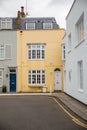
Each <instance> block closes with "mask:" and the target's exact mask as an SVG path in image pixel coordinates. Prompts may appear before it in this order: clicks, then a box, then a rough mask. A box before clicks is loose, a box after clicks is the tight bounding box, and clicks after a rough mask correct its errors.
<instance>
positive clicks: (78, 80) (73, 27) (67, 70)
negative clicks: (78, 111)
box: [62, 0, 87, 104]
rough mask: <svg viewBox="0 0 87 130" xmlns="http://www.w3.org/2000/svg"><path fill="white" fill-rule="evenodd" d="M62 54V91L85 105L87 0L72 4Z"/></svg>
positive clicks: (86, 81) (86, 88)
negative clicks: (63, 85)
mask: <svg viewBox="0 0 87 130" xmlns="http://www.w3.org/2000/svg"><path fill="white" fill-rule="evenodd" d="M64 50H65V51H66V52H65V51H64ZM62 52H63V62H64V84H65V87H64V91H65V92H66V93H67V94H69V95H71V96H72V97H74V98H76V99H77V100H79V101H81V102H83V103H84V104H87V0H74V2H73V5H72V7H71V9H70V11H69V13H68V15H67V17H66V34H65V36H64V38H63V45H62ZM64 53H65V54H64Z"/></svg>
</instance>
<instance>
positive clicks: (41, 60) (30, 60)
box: [28, 59, 46, 61]
mask: <svg viewBox="0 0 87 130" xmlns="http://www.w3.org/2000/svg"><path fill="white" fill-rule="evenodd" d="M44 60H46V59H28V61H44Z"/></svg>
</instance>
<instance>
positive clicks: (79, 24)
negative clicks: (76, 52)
mask: <svg viewBox="0 0 87 130" xmlns="http://www.w3.org/2000/svg"><path fill="white" fill-rule="evenodd" d="M76 32H77V34H76V36H77V42H78V43H80V42H81V41H82V40H83V39H84V13H83V14H82V15H81V17H80V18H79V20H78V22H77V24H76Z"/></svg>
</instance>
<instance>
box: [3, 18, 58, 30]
mask: <svg viewBox="0 0 87 130" xmlns="http://www.w3.org/2000/svg"><path fill="white" fill-rule="evenodd" d="M6 18H11V17H6ZM11 19H12V29H13V30H17V18H16V17H14V18H11ZM20 21H21V22H20V29H21V30H26V23H29V22H30V23H35V30H37V29H43V23H52V24H53V29H58V24H57V22H56V20H55V18H54V17H28V18H21V20H20ZM0 26H1V18H0Z"/></svg>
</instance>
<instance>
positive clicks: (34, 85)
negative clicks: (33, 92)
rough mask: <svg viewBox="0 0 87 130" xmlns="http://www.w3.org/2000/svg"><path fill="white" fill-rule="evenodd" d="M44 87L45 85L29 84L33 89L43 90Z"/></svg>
mask: <svg viewBox="0 0 87 130" xmlns="http://www.w3.org/2000/svg"><path fill="white" fill-rule="evenodd" d="M43 86H45V85H44V84H28V87H32V88H34V87H35V88H38V87H41V88H43Z"/></svg>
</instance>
